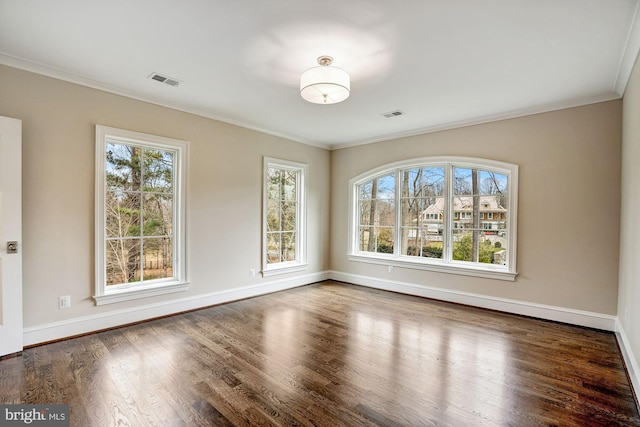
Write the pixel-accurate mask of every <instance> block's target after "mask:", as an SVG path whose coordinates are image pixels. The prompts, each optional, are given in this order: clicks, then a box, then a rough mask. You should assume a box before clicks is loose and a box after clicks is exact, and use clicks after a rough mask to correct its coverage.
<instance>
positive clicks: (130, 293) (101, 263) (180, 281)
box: [93, 125, 189, 305]
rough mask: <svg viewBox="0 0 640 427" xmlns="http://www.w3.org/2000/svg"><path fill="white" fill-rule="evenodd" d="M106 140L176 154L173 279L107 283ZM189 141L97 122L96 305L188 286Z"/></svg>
mask: <svg viewBox="0 0 640 427" xmlns="http://www.w3.org/2000/svg"><path fill="white" fill-rule="evenodd" d="M107 141H111V142H117V143H123V144H134V145H136V146H142V147H147V148H152V149H162V150H168V151H173V152H175V153H176V159H175V162H174V169H175V175H174V178H173V179H174V188H175V200H174V245H175V246H174V258H175V260H174V266H173V274H174V278H169V279H159V280H149V281H147V282H141V283H140V284H123V285H116V286H109V287H107V286H106V260H105V256H106V254H105V244H104V242H105V238H106V236H105V228H106V226H105V222H106V216H105V196H106V183H105V179H104V175H105V163H106V154H105V150H106V144H107ZM188 155H189V143H188V142H187V141H181V140H177V139H172V138H165V137H161V136H156V135H149V134H145V133H140V132H133V131H128V130H124V129H117V128H112V127H107V126H101V125H96V165H95V166H96V183H95V185H96V189H95V197H96V199H95V217H96V218H95V235H96V237H95V258H96V259H95V295H94V296H93V299H94V301H95V302H96V305H104V304H112V303H117V302H122V301H129V300H133V299H138V298H147V297H150V296H155V295H163V294H169V293H174V292H182V291H186V290H187V289H188V288H189V281H188V274H187V263H186V225H185V223H186V193H187V192H186V172H187V170H188V169H187V162H188Z"/></svg>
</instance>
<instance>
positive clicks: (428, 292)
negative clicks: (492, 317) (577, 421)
mask: <svg viewBox="0 0 640 427" xmlns="http://www.w3.org/2000/svg"><path fill="white" fill-rule="evenodd" d="M329 277H330V278H331V279H333V280H338V281H341V282H347V283H353V284H355V285H362V286H368V287H370V288H376V289H382V290H385V291H392V292H399V293H402V294H408V295H416V296H421V297H425V298H433V299H437V300H441V301H447V302H454V303H458V304H465V305H471V306H474V307H481V308H488V309H491V310H498V311H504V312H507V313H513V314H520V315H523V316H531V317H537V318H539V319H545V320H553V321H556V322H563V323H570V324H572V325H579V326H586V327H589V328H595V329H602V330H605V331H615V327H616V323H615V322H616V317H615V316H610V315H606V314H600V313H593V312H589V311H580V310H573V309H570V308H564V307H556V306H551V305H543V304H535V303H530V302H524V301H518V300H511V299H506V298H497V297H491V296H487V295H480V294H472V293H468V292H460V291H455V290H449V289H443V288H437V287H433V286H426V285H418V284H415V283H406V282H397V281H391V280H384V279H378V278H375V277H368V276H360V275H355V274H349V273H341V272H338V271H330V272H329Z"/></svg>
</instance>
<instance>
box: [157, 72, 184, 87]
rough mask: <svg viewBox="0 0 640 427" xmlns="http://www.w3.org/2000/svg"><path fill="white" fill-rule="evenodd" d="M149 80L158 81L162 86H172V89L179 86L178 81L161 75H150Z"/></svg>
mask: <svg viewBox="0 0 640 427" xmlns="http://www.w3.org/2000/svg"><path fill="white" fill-rule="evenodd" d="M149 78H150V79H151V80H155V81H158V82H160V83H164V84H167V85H169V86H173V87H176V86H178V85H179V84H180V80H178V79H174V78H173V77H167V76H163V75H162V74H158V73H151V74H150V75H149Z"/></svg>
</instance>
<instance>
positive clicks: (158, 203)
mask: <svg viewBox="0 0 640 427" xmlns="http://www.w3.org/2000/svg"><path fill="white" fill-rule="evenodd" d="M173 181H174V153H172V152H170V151H163V150H157V149H147V148H144V147H140V146H135V145H129V144H121V143H115V142H107V144H106V165H105V182H106V194H105V215H106V218H105V222H106V224H105V225H106V242H105V245H106V248H105V249H106V285H107V286H112V285H120V284H126V283H132V282H143V281H148V280H154V279H160V278H167V277H172V276H173V252H174V251H173V233H174V231H173V227H174V225H173V223H174V214H173V200H174V186H173Z"/></svg>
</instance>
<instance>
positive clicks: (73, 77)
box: [0, 20, 640, 150]
mask: <svg viewBox="0 0 640 427" xmlns="http://www.w3.org/2000/svg"><path fill="white" fill-rule="evenodd" d="M637 21H640V20H636V22H637ZM637 26H638V25H635V26H634V29H635V27H637ZM632 33H633V34H634V35H635V34H637V36H634V37H635V38H636V39H638V40H637V41H636V42H634V43H635V44H637V45H638V46H640V31H638V30H635V31H633V32H632ZM634 43H632V42H631V41H629V43H627V49H626V50H625V56H624V64H627V63H628V62H629V61H630V60H631V59H630V58H633V59H634V60H635V57H636V55H637V52H638V48H637V47H636V48H635V50H633V49H631V48H630V46H632V45H633V46H635V44H634ZM633 52H635V53H633ZM0 64H2V65H6V66H9V67H13V68H17V69H20V70H24V71H29V72H32V73H35V74H40V75H43V76H46V77H51V78H54V79H58V80H62V81H66V82H69V83H73V84H77V85H80V86H85V87H90V88H92V89H97V90H101V91H104V92H108V93H112V94H115V95H120V96H124V97H127V98H131V99H135V100H137V101H142V102H147V103H150V104H154V105H158V106H160V107H165V108H170V109H172V110H177V111H182V112H185V113H189V114H194V115H196V116H200V117H205V118H208V119H212V120H217V121H220V122H224V123H228V124H231V125H234V126H238V127H242V128H245V129H249V130H253V131H256V132H261V133H264V134H267V135H272V136H275V137H278V138H284V139H288V140H290V141H293V142H298V143H300V144H305V145H310V146H313V147H318V148H322V149H325V150H339V149H342V148H349V147H356V146H359V145H366V144H373V143H376V142H383V141H390V140H394V139H399V138H407V137H411V136H417V135H423V134H428V133H434V132H441V131H445V130H451V129H457V128H462V127H467V126H475V125H480V124H485V123H491V122H497V121H501V120H508V119H514V118H518V117H524V116H530V115H534V114H542V113H548V112H551V111H557V110H563V109H567V108H574V107H580V106H584V105H589V104H595V103H599V102H606V101H611V100H614V99H619V98H620V97H621V96H622V95H621V93H622V92H623V91H624V87H625V86H626V84H627V81H628V80H629V77H630V75H631V70H632V68H633V61H632V62H631V65H630V66H628V65H625V66H624V67H623V66H621V68H620V71H619V74H618V79H617V83H616V88H617V87H618V85H623V86H622V91H619V90H616V93H608V94H602V95H595V96H590V97H585V98H580V99H574V100H567V101H562V102H558V103H553V104H545V105H540V106H536V107H531V108H525V109H518V110H512V111H506V112H502V113H500V114H493V115H487V116H482V117H472V118H469V119H465V120H459V121H454V122H449V123H444V124H437V125H433V126H426V127H422V128H419V129H414V130H411V131H408V132H396V133H391V134H386V135H383V136H380V137H376V138H368V139H364V140H360V141H355V142H345V143H338V144H331V143H325V142H317V141H309V140H306V139H304V138H300V137H298V136H295V135H289V134H287V133H285V132H280V131H275V130H272V129H265V128H263V127H260V126H257V125H253V124H250V123H245V122H243V121H240V120H235V119H231V118H228V117H224V116H221V115H218V114H215V113H213V112H210V111H204V110H198V109H194V108H189V107H186V106H184V105H178V104H170V103H167V102H165V101H161V100H158V99H153V98H152V97H148V96H144V95H141V94H139V93H135V92H132V91H128V90H126V89H122V88H119V87H115V86H111V85H107V84H104V83H101V82H98V81H95V80H92V79H89V78H87V77H84V76H81V75H78V74H74V73H71V72H69V71H66V70H61V69H57V68H53V67H50V66H47V65H44V64H41V63H38V62H34V61H29V60H25V59H22V58H18V57H14V56H11V55H7V54H4V53H1V52H0Z"/></svg>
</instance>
